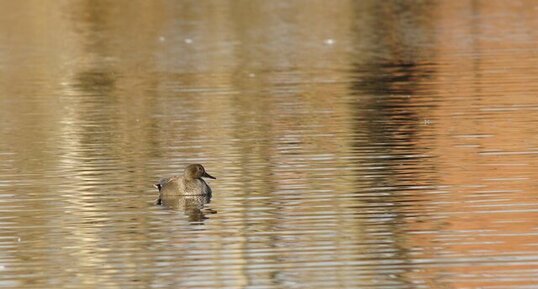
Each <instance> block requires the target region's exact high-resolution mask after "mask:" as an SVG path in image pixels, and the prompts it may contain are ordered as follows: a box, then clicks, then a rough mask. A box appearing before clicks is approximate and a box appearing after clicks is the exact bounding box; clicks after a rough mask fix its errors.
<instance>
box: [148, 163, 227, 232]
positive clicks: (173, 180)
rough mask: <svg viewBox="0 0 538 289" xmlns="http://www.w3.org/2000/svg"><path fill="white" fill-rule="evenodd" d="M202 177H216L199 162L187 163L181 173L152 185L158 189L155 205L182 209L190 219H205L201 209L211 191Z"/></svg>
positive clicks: (209, 197) (208, 198) (206, 202)
mask: <svg viewBox="0 0 538 289" xmlns="http://www.w3.org/2000/svg"><path fill="white" fill-rule="evenodd" d="M202 178H210V179H216V178H215V177H213V176H211V175H210V174H208V173H207V172H206V171H205V168H204V167H203V166H202V165H200V164H192V165H188V166H187V167H186V168H185V172H184V173H183V175H179V176H173V177H170V178H164V179H161V180H160V181H159V182H158V183H156V184H155V185H154V186H155V187H156V188H157V189H158V190H159V197H158V198H157V200H156V201H155V204H156V205H163V206H166V207H170V208H174V209H183V210H184V211H185V213H186V214H187V215H189V220H190V221H201V220H204V219H206V217H205V214H204V213H205V212H204V211H206V212H209V213H216V212H214V211H212V210H209V211H207V210H203V209H204V205H205V204H209V202H210V201H211V196H212V191H211V188H210V187H209V185H207V183H206V182H205V181H204V179H202Z"/></svg>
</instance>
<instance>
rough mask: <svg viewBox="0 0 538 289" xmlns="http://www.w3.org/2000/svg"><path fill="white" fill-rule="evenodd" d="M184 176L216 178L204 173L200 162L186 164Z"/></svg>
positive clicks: (188, 177) (189, 177) (190, 177)
mask: <svg viewBox="0 0 538 289" xmlns="http://www.w3.org/2000/svg"><path fill="white" fill-rule="evenodd" d="M185 178H187V179H200V178H210V179H216V178H215V177H213V176H212V175H210V174H208V173H206V171H205V169H204V167H203V166H202V165H200V164H194V165H188V166H187V167H186V168H185Z"/></svg>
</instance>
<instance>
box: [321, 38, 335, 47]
mask: <svg viewBox="0 0 538 289" xmlns="http://www.w3.org/2000/svg"><path fill="white" fill-rule="evenodd" d="M323 43H325V44H327V45H333V44H334V39H332V38H327V39H325V41H323Z"/></svg>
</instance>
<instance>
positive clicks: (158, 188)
mask: <svg viewBox="0 0 538 289" xmlns="http://www.w3.org/2000/svg"><path fill="white" fill-rule="evenodd" d="M153 186H154V187H155V188H157V190H159V192H160V191H161V184H159V183H156V184H153Z"/></svg>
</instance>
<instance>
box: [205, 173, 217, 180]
mask: <svg viewBox="0 0 538 289" xmlns="http://www.w3.org/2000/svg"><path fill="white" fill-rule="evenodd" d="M202 177H204V178H210V179H214V180H216V179H217V178H215V177H214V176H212V175H210V174H208V173H206V172H204V174H203V175H202Z"/></svg>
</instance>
